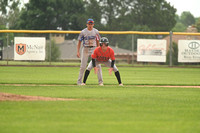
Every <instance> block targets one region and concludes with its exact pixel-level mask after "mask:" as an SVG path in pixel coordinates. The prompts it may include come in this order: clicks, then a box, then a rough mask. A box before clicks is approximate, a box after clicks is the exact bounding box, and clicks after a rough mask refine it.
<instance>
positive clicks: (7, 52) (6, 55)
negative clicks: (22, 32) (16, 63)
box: [6, 33, 9, 65]
mask: <svg viewBox="0 0 200 133" xmlns="http://www.w3.org/2000/svg"><path fill="white" fill-rule="evenodd" d="M8 37H9V35H8V33H7V43H6V45H7V50H6V56H7V57H6V60H7V65H8V42H9V38H8Z"/></svg>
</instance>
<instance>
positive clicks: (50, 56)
mask: <svg viewBox="0 0 200 133" xmlns="http://www.w3.org/2000/svg"><path fill="white" fill-rule="evenodd" d="M50 46H51V47H50ZM46 53H47V54H46V60H47V61H58V59H59V58H60V55H61V53H60V50H59V48H58V46H56V43H55V41H54V40H51V43H50V42H49V43H47V46H46Z"/></svg>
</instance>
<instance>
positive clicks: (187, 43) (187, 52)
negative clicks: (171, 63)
mask: <svg viewBox="0 0 200 133" xmlns="http://www.w3.org/2000/svg"><path fill="white" fill-rule="evenodd" d="M178 62H200V40H179V41H178Z"/></svg>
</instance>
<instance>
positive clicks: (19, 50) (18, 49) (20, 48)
mask: <svg viewBox="0 0 200 133" xmlns="http://www.w3.org/2000/svg"><path fill="white" fill-rule="evenodd" d="M15 48H16V53H17V54H19V55H23V54H24V53H25V52H26V44H22V43H20V44H16V47H15Z"/></svg>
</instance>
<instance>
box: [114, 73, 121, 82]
mask: <svg viewBox="0 0 200 133" xmlns="http://www.w3.org/2000/svg"><path fill="white" fill-rule="evenodd" d="M115 76H116V78H117V81H118V83H119V84H121V83H122V82H121V78H120V74H119V71H117V72H115Z"/></svg>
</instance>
